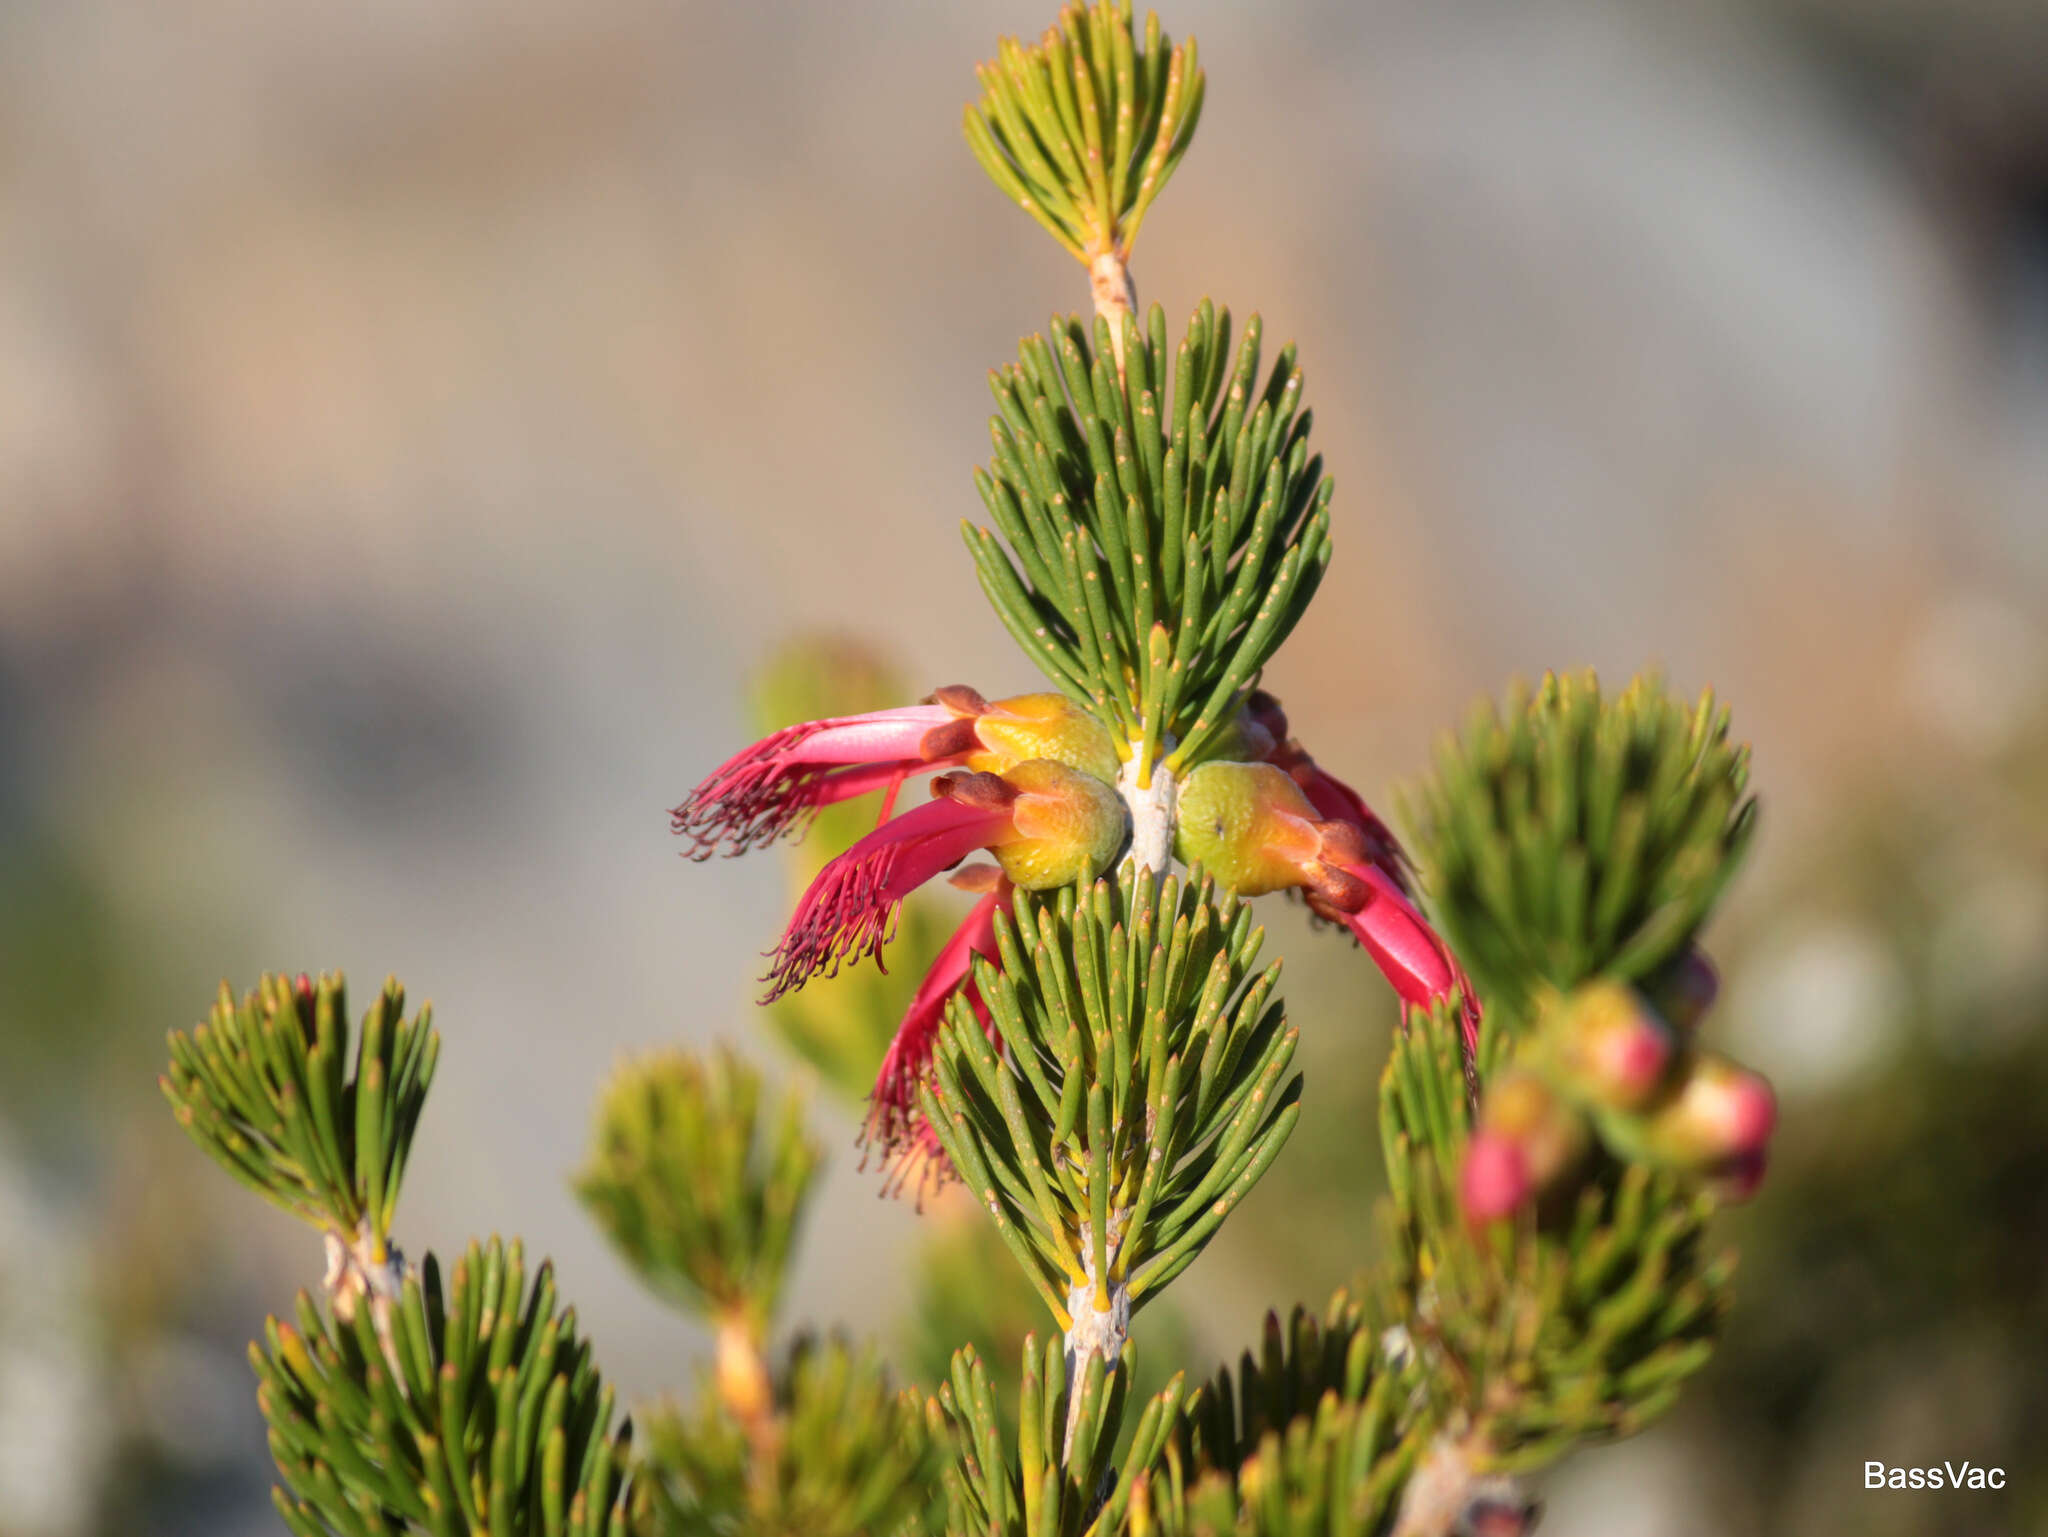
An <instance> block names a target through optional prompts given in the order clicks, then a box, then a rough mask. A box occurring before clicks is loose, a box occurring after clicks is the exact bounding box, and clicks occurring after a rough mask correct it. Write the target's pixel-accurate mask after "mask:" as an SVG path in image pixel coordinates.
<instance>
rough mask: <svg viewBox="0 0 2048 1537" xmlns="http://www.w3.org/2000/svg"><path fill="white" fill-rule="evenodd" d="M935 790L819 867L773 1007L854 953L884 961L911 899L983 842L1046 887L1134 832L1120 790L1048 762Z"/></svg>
mask: <svg viewBox="0 0 2048 1537" xmlns="http://www.w3.org/2000/svg"><path fill="white" fill-rule="evenodd" d="M932 795H933V797H934V799H933V800H932V801H931V803H930V804H928V805H924V806H919V807H918V808H917V809H916V810H914V811H907V812H905V813H904V814H903V815H902V816H900V817H898V818H896V820H895V821H893V822H887V823H884V824H883V825H882V826H880V827H878V828H876V829H875V830H874V831H873V832H871V833H869V834H868V835H867V836H866V837H865V838H863V839H861V840H860V842H858V843H856V844H855V845H854V846H853V847H852V848H850V849H848V850H847V851H846V852H845V853H844V854H841V855H840V856H839V857H838V858H837V859H834V860H833V861H832V862H831V863H829V864H827V865H826V866H825V868H824V869H823V870H821V871H819V872H818V876H817V879H816V880H814V881H812V882H811V884H810V887H809V889H808V890H806V891H805V892H804V894H803V897H802V899H801V900H800V901H799V902H798V903H797V910H796V916H795V917H793V918H792V919H790V922H789V927H788V928H787V929H786V930H784V932H783V935H782V940H781V943H780V944H778V945H777V946H776V947H775V950H774V951H773V953H772V959H771V963H770V965H769V968H768V975H767V976H766V977H765V978H763V980H764V981H766V982H767V983H768V984H769V986H768V992H767V995H766V996H765V997H764V998H763V999H762V1001H763V1002H764V1003H766V1002H771V1001H773V1000H774V999H776V998H779V997H781V996H782V995H783V994H784V993H786V992H788V991H789V990H790V989H792V988H795V987H801V986H802V985H803V984H804V983H805V982H806V981H808V980H809V979H810V978H812V977H814V976H817V975H818V974H819V973H820V972H824V973H826V974H828V975H829V974H831V973H833V972H836V971H838V969H839V967H840V966H841V965H842V964H843V963H844V962H846V961H848V960H858V959H859V958H860V957H861V956H863V955H873V956H875V957H876V958H877V959H878V960H879V958H880V956H881V953H882V946H883V945H884V944H886V943H887V942H888V940H889V937H890V935H891V934H892V933H893V932H894V930H895V926H896V914H897V911H898V909H899V908H900V907H901V906H902V904H903V899H904V898H905V897H907V896H909V895H910V893H911V892H913V891H915V890H916V889H917V888H918V887H919V886H922V885H923V884H924V883H925V882H926V881H928V880H930V879H931V878H932V877H933V876H935V875H938V874H940V873H942V872H943V871H946V870H950V869H952V868H953V866H954V865H957V864H958V863H959V862H960V861H961V860H963V859H965V858H966V857H967V856H968V855H969V854H971V853H973V852H974V851H975V850H976V849H989V850H991V851H993V852H994V854H995V856H996V858H997V860H998V862H1000V863H1001V865H1002V867H1003V872H1004V874H1006V875H1007V876H1009V878H1010V879H1011V880H1012V881H1014V882H1015V883H1016V884H1017V885H1019V886H1022V887H1024V888H1025V889H1026V890H1031V891H1038V890H1045V889H1047V888H1050V887H1053V886H1064V885H1066V884H1068V883H1069V882H1071V881H1075V880H1085V879H1091V878H1093V877H1094V876H1096V875H1098V874H1100V873H1101V871H1102V870H1103V869H1104V867H1106V866H1107V865H1108V863H1109V860H1110V856H1111V855H1112V854H1114V853H1115V852H1116V850H1117V848H1118V847H1119V846H1120V845H1121V844H1122V843H1123V840H1124V837H1125V835H1126V833H1127V832H1128V831H1129V817H1128V815H1127V814H1126V812H1125V811H1124V805H1123V802H1122V801H1121V800H1120V799H1118V797H1117V793H1116V791H1115V790H1113V789H1111V788H1110V787H1109V786H1108V785H1106V784H1104V783H1103V782H1102V781H1101V780H1099V779H1096V778H1094V777H1093V776H1092V775H1089V774H1084V773H1082V772H1080V771H1079V770H1077V769H1071V768H1068V767H1066V766H1065V765H1064V764H1059V763H1054V762H1051V761H1049V760H1047V759H1042V758H1039V759H1032V760H1030V761H1028V762H1025V763H1020V764H1018V765H1017V766H1016V767H1015V768H1013V769H1011V770H1010V771H1009V772H1008V773H1007V774H1006V775H998V774H988V773H979V772H971V771H955V772H953V773H949V774H941V775H940V776H939V777H938V778H937V779H935V780H934V781H932Z"/></svg>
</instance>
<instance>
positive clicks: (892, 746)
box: [669, 686, 988, 859]
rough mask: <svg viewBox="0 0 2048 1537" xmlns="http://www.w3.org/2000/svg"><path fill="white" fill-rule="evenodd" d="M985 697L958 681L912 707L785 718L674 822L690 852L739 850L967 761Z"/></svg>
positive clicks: (718, 772)
mask: <svg viewBox="0 0 2048 1537" xmlns="http://www.w3.org/2000/svg"><path fill="white" fill-rule="evenodd" d="M987 707H988V706H987V702H986V701H985V700H983V699H982V697H981V695H979V694H977V693H976V692H975V691H974V690H973V689H971V688H964V687H958V686H955V687H950V688H942V689H939V690H938V691H937V692H935V693H934V694H933V695H932V697H931V701H930V702H929V703H926V704H921V705H911V706H909V707H908V708H906V709H900V710H874V711H871V712H869V713H868V714H866V715H843V716H839V717H837V718H835V719H832V720H812V721H804V722H803V723H802V724H800V725H795V726H785V727H784V728H783V729H782V730H780V731H777V732H774V733H773V734H771V735H769V736H766V737H763V738H762V739H761V740H760V741H758V742H756V743H754V745H753V746H751V747H749V748H747V749H746V750H745V751H744V752H741V753H739V754H737V755H736V756H734V757H732V758H729V759H727V760H726V762H724V763H723V764H721V765H719V767H718V768H716V769H714V770H713V771H712V773H711V774H710V776H709V777H708V778H706V779H705V781H704V782H703V783H702V784H700V785H698V786H697V788H696V789H694V790H692V791H691V792H690V795H689V798H688V799H687V800H685V801H684V802H683V803H682V804H681V805H680V806H678V807H676V809H675V810H674V812H672V813H671V814H670V818H669V826H670V828H671V830H673V831H674V832H676V833H677V834H679V835H681V836H683V837H686V838H688V839H690V840H691V844H692V847H691V850H690V857H691V858H693V859H708V858H710V857H711V855H712V854H713V853H714V852H716V851H717V849H718V847H719V845H721V844H723V845H724V846H725V848H726V851H727V853H729V854H743V853H745V852H746V851H747V850H748V849H752V848H759V847H761V846H763V845H765V844H769V843H772V842H774V841H775V840H776V839H777V838H779V837H781V836H782V835H783V834H784V833H786V832H789V831H790V830H791V829H793V828H796V827H800V826H801V825H803V824H804V823H805V822H807V821H808V820H809V819H810V818H811V817H812V816H813V815H815V814H816V813H817V812H818V810H819V809H820V808H822V807H825V806H830V805H833V804H835V803H837V802H839V801H843V800H851V799H853V798H854V797H855V796H857V795H865V794H867V792H868V791H870V790H876V789H881V788H883V787H885V786H894V785H900V784H901V783H902V782H903V780H904V778H905V777H906V776H907V775H910V774H914V773H919V772H922V771H924V770H927V769H937V768H945V767H948V766H950V765H953V764H957V763H964V762H966V760H967V755H968V753H969V752H970V751H972V750H973V749H974V748H975V747H976V746H977V745H978V743H977V741H976V738H975V735H974V720H975V717H976V716H978V715H980V714H981V713H982V712H983V711H984V710H986V709H987Z"/></svg>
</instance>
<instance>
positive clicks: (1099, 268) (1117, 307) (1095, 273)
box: [1088, 250, 1138, 376]
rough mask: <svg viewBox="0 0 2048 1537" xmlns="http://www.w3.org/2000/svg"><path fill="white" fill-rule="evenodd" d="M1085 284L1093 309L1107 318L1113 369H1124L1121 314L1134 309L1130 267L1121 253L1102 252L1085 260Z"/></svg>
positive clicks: (1135, 295) (1134, 288) (1135, 299)
mask: <svg viewBox="0 0 2048 1537" xmlns="http://www.w3.org/2000/svg"><path fill="white" fill-rule="evenodd" d="M1088 287H1089V290H1090V291H1091V292H1092V293H1093V294H1094V296H1095V313H1096V314H1098V315H1100V316H1101V317H1102V318H1103V319H1104V320H1106V321H1108V322H1109V348H1110V351H1111V352H1112V353H1113V354H1115V357H1116V371H1117V374H1118V375H1119V376H1121V375H1122V374H1123V371H1124V316H1126V315H1134V314H1136V313H1137V310H1138V286H1137V284H1135V283H1134V282H1132V281H1131V269H1130V268H1129V267H1127V266H1126V265H1124V259H1123V256H1122V255H1121V253H1119V252H1117V251H1115V250H1108V251H1104V252H1102V253H1101V254H1100V255H1098V256H1097V257H1096V258H1095V259H1094V260H1093V261H1091V262H1089V264H1088Z"/></svg>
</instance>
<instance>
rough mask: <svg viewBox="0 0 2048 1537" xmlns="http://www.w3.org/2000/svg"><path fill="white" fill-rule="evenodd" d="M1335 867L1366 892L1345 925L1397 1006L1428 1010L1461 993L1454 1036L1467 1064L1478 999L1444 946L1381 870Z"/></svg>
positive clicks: (1475, 1039) (1475, 1043)
mask: <svg viewBox="0 0 2048 1537" xmlns="http://www.w3.org/2000/svg"><path fill="white" fill-rule="evenodd" d="M1340 868H1342V869H1343V870H1344V872H1345V873H1346V874H1348V875H1352V876H1355V877H1356V878H1357V879H1359V880H1360V881H1363V882H1364V883H1365V885H1366V886H1367V888H1368V894H1367V896H1366V900H1365V905H1364V906H1363V907H1361V908H1360V909H1359V910H1358V911H1357V912H1355V913H1347V914H1344V915H1343V917H1344V923H1345V926H1346V927H1348V928H1349V929H1350V930H1351V932H1352V934H1353V935H1355V936H1356V937H1357V940H1358V942H1359V944H1360V945H1362V946H1363V947H1364V948H1365V953H1366V954H1367V955H1370V956H1371V957H1372V959H1373V964H1375V965H1376V966H1378V967H1379V969H1380V972H1381V974H1382V975H1384V976H1385V977H1386V979H1387V980H1388V981H1389V982H1390V983H1392V984H1393V987H1394V991H1395V992H1396V993H1398V994H1399V995H1400V997H1401V1001H1402V1002H1403V1003H1406V1004H1410V1005H1412V1006H1414V1007H1417V1008H1428V1007H1429V1005H1430V1004H1432V1003H1434V1002H1435V1001H1436V1000H1437V999H1439V998H1447V997H1449V996H1450V994H1451V992H1452V990H1453V989H1456V990H1457V991H1458V992H1459V993H1460V994H1461V996H1462V998H1463V1014H1462V1018H1461V1020H1460V1033H1461V1034H1462V1035H1463V1037H1464V1041H1465V1052H1466V1058H1467V1060H1468V1061H1470V1060H1473V1059H1474V1058H1475V1057H1476V1054H1477V1052H1478V1050H1479V1022H1480V1012H1479V1000H1478V998H1477V997H1476V996H1475V995H1474V993H1473V991H1472V984H1471V981H1470V980H1469V979H1468V978H1467V977H1466V976H1465V972H1464V969H1463V968H1462V967H1460V966H1459V965H1458V963H1457V961H1456V959H1455V958H1454V957H1453V956H1452V955H1451V951H1450V947H1449V946H1448V945H1446V944H1445V943H1444V942H1443V940H1442V939H1440V938H1438V937H1437V932H1436V930H1435V929H1433V928H1431V927H1430V926H1429V920H1428V919H1426V918H1424V917H1423V916H1422V914H1421V913H1420V912H1418V911H1417V910H1416V908H1415V904H1414V903H1413V902H1410V901H1409V900H1408V898H1407V897H1406V896H1404V895H1403V894H1402V893H1401V890H1400V888H1399V887H1398V886H1396V885H1395V884H1394V882H1393V880H1392V879H1391V878H1390V877H1389V876H1388V875H1387V873H1386V872H1385V871H1384V870H1382V869H1380V868H1379V867H1378V866H1377V865H1375V864H1372V863H1369V862H1365V861H1359V862H1347V863H1345V864H1344V865H1342V866H1341V867H1340Z"/></svg>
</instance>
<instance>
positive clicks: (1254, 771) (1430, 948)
mask: <svg viewBox="0 0 2048 1537" xmlns="http://www.w3.org/2000/svg"><path fill="white" fill-rule="evenodd" d="M1179 793H1180V822H1179V827H1178V837H1179V849H1180V853H1181V857H1182V858H1183V859H1185V860H1187V861H1188V862H1189V863H1194V862H1195V861H1197V860H1199V861H1200V862H1201V863H1202V865H1203V866H1204V867H1205V868H1206V869H1207V870H1208V871H1209V872H1210V873H1211V874H1213V875H1214V876H1215V877H1216V878H1217V879H1218V880H1219V881H1221V882H1223V883H1224V884H1225V885H1227V886H1229V887H1231V888H1232V889H1234V890H1235V891H1237V892H1238V894H1239V895H1241V896H1258V895H1260V894H1261V893H1263V892H1268V891H1284V890H1288V889H1290V888H1299V889H1300V890H1301V891H1302V892H1303V894H1304V895H1305V896H1306V897H1307V898H1308V904H1309V907H1310V908H1311V909H1312V910H1313V911H1314V912H1316V913H1317V914H1318V915H1320V916H1322V917H1325V918H1329V919H1332V920H1334V921H1336V922H1338V923H1341V924H1343V925H1344V926H1345V927H1346V928H1348V929H1350V930H1351V932H1352V935H1353V936H1354V937H1355V938H1356V939H1357V940H1358V942H1359V944H1360V945H1362V946H1364V948H1365V952H1366V954H1368V955H1370V956H1371V957H1372V958H1373V962H1374V964H1376V965H1377V966H1378V967H1379V968H1380V971H1381V972H1382V973H1383V974H1384V975H1385V976H1386V979H1387V980H1388V981H1389V982H1390V983H1392V984H1393V987H1394V991H1395V992H1396V993H1398V994H1400V996H1401V1001H1402V1002H1403V1003H1406V1004H1409V1005H1411V1006H1414V1007H1418V1008H1427V1007H1428V1006H1429V1005H1430V1004H1431V1003H1433V1002H1435V1001H1436V1000H1437V999H1439V998H1444V997H1448V996H1449V995H1450V993H1451V992H1452V990H1453V989H1456V990H1457V991H1458V992H1459V993H1460V995H1461V996H1462V999H1463V1017H1462V1020H1461V1026H1462V1033H1463V1035H1464V1040H1465V1052H1466V1059H1467V1060H1468V1061H1471V1060H1474V1059H1475V1058H1476V1056H1477V1053H1478V1050H1479V1023H1480V1012H1479V1001H1478V999H1477V998H1476V997H1475V996H1474V994H1473V991H1472V986H1471V983H1470V981H1469V980H1468V979H1467V978H1466V976H1465V973H1464V970H1463V968H1461V967H1460V966H1459V965H1458V962H1457V959H1456V957H1454V956H1453V955H1452V954H1451V952H1450V947H1449V946H1447V945H1446V944H1445V943H1444V942H1443V940H1442V939H1440V938H1439V937H1438V936H1437V933H1436V931H1435V930H1434V929H1432V928H1431V927H1430V926H1429V922H1428V920H1427V919H1425V918H1424V917H1423V916H1422V914H1421V913H1420V912H1418V911H1417V910H1416V907H1415V904H1414V903H1413V902H1411V901H1410V900H1409V899H1408V895H1407V893H1406V892H1405V891H1404V890H1403V889H1402V886H1401V883H1400V882H1399V881H1398V880H1397V879H1396V878H1395V877H1394V876H1393V875H1391V874H1389V873H1388V871H1387V869H1386V868H1385V866H1384V864H1383V862H1382V861H1381V859H1380V858H1378V857H1376V853H1375V850H1374V848H1373V846H1372V842H1371V839H1370V837H1369V835H1368V834H1367V833H1366V832H1365V831H1364V830H1363V829H1361V828H1360V827H1359V826H1358V825H1357V824H1355V823H1353V822H1351V821H1349V820H1335V819H1328V818H1322V817H1319V816H1317V814H1316V807H1315V806H1314V805H1313V804H1312V803H1311V802H1310V801H1309V799H1308V797H1307V794H1306V793H1305V792H1304V791H1303V790H1302V788H1301V786H1300V784H1299V783H1298V782H1297V781H1296V780H1295V778H1294V777H1293V776H1292V775H1291V774H1289V773H1287V772H1286V771H1285V770H1284V769H1282V768H1280V767H1279V766H1278V765H1277V764H1273V763H1205V764H1203V765H1201V766H1200V767H1199V768H1197V769H1195V770H1193V771H1192V772H1191V773H1190V774H1189V775H1188V776H1187V778H1186V779H1184V780H1182V781H1181V785H1180V792H1179Z"/></svg>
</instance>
